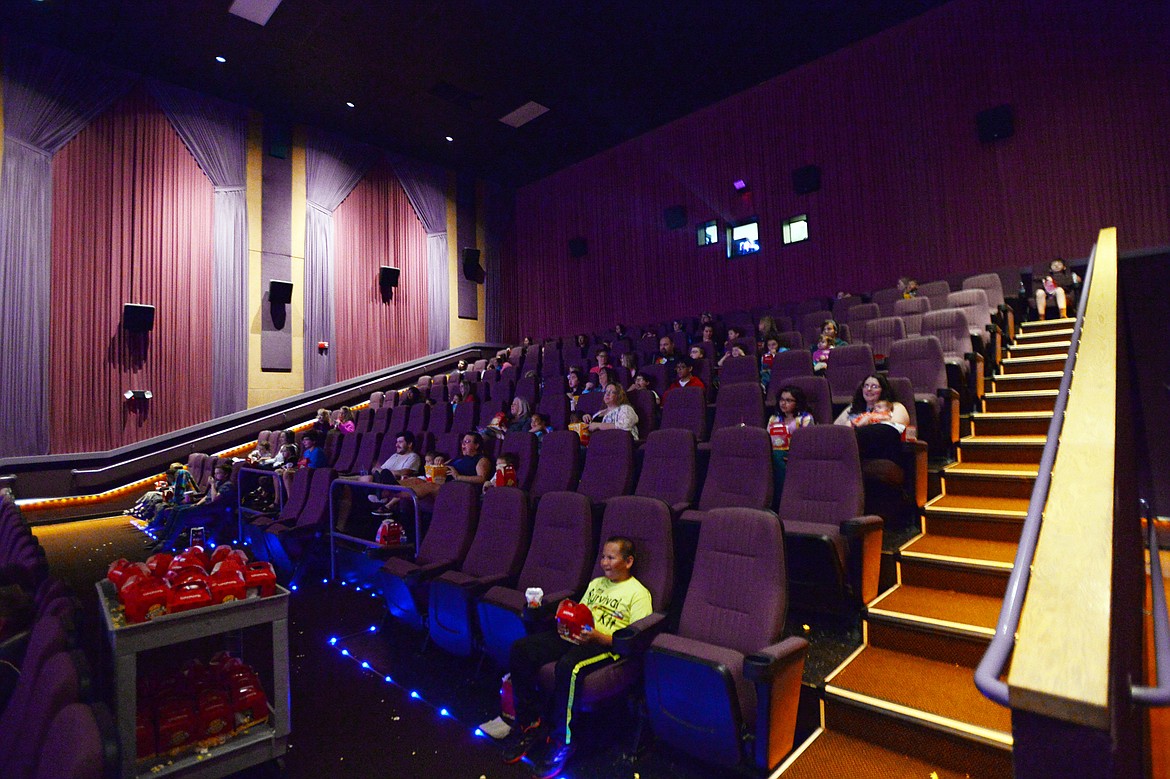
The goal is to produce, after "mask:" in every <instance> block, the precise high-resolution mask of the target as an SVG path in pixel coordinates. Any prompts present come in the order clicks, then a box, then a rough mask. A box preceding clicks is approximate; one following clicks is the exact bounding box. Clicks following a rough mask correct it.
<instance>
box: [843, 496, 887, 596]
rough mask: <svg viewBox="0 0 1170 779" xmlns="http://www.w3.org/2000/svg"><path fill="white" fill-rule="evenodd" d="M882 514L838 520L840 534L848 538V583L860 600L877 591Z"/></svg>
mask: <svg viewBox="0 0 1170 779" xmlns="http://www.w3.org/2000/svg"><path fill="white" fill-rule="evenodd" d="M882 525H883V522H882V518H881V517H879V516H875V515H873V514H870V515H867V516H862V517H854V518H853V519H847V520H845V521H844V522H842V523H841V534H842V535H843V536H845V538H846V540H847V541H848V542H849V550H848V553H847V554H848V561H847V564H846V566H845V567H846V571H845V575H846V576H847V577H848V579H849V587H850V589H851V590H852V591H853V595H854V597H856V598H857V599H858V600H859V601H860V602H861V603H862V604H865V603H869V602H870V601H871V600H873V599H874V598H876V597H877V594H878V575H879V573H880V570H881V561H882Z"/></svg>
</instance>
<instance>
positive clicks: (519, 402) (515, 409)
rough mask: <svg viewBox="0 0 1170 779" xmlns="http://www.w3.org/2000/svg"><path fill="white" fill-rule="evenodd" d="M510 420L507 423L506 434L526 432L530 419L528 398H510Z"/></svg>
mask: <svg viewBox="0 0 1170 779" xmlns="http://www.w3.org/2000/svg"><path fill="white" fill-rule="evenodd" d="M511 413H512V415H511V418H510V419H509V421H508V427H507V432H509V433H522V432H524V431H526V430H528V426H529V424H530V422H531V419H532V406H531V405H530V404H529V403H528V398H525V397H522V396H520V395H517V396H516V397H514V398H512V406H511Z"/></svg>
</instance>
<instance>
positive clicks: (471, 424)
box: [420, 401, 479, 454]
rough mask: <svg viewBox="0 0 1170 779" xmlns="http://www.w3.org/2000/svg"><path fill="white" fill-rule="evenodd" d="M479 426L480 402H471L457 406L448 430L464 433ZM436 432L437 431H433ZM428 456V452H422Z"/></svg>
mask: <svg viewBox="0 0 1170 779" xmlns="http://www.w3.org/2000/svg"><path fill="white" fill-rule="evenodd" d="M478 424H479V402H478V401H471V402H470V403H460V404H458V405H456V406H455V411H454V413H453V414H452V415H451V424H450V426H449V427H448V428H447V430H448V431H450V432H463V431H467V430H475V428H476V425H478ZM431 432H435V431H433V430H432V431H431ZM435 435H442V433H437V432H435ZM420 454H426V452H420Z"/></svg>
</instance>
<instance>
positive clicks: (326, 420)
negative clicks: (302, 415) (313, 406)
mask: <svg viewBox="0 0 1170 779" xmlns="http://www.w3.org/2000/svg"><path fill="white" fill-rule="evenodd" d="M332 429H333V420H332V419H331V418H330V416H329V409H327V408H319V409H317V418H316V419H314V420H313V432H314V433H316V434H317V435H320V436H323V435H325V434H326V433H328V432H329V431H330V430H332Z"/></svg>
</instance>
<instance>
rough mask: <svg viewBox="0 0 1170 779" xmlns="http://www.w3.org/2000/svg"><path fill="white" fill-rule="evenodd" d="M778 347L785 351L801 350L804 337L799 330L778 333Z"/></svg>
mask: <svg viewBox="0 0 1170 779" xmlns="http://www.w3.org/2000/svg"><path fill="white" fill-rule="evenodd" d="M779 338H780V345H781V346H783V347H784V348H785V349H803V348H804V336H803V335H801V334H800V331H799V330H781V331H780V333H779Z"/></svg>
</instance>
